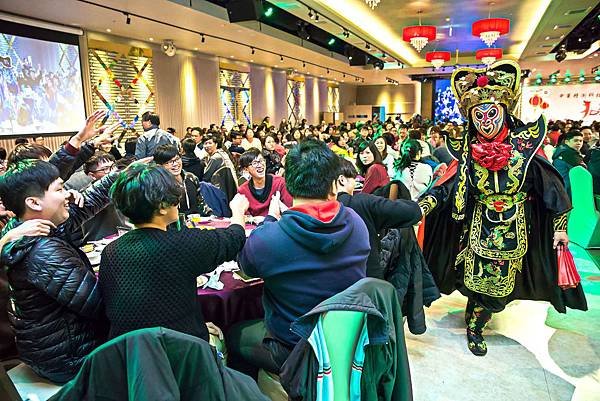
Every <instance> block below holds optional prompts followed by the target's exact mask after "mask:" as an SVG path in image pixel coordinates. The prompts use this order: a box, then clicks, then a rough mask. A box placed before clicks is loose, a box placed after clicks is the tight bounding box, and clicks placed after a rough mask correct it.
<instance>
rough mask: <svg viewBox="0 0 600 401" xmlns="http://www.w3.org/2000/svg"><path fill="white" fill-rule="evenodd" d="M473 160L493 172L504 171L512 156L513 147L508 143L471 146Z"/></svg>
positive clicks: (475, 144)
mask: <svg viewBox="0 0 600 401" xmlns="http://www.w3.org/2000/svg"><path fill="white" fill-rule="evenodd" d="M471 154H472V155H473V159H474V160H475V161H476V162H477V163H478V164H479V165H480V166H481V167H484V168H486V169H488V170H491V171H498V170H502V169H503V168H504V167H506V166H507V165H508V161H509V160H510V158H511V156H512V146H511V145H509V144H507V143H498V142H488V143H474V144H472V145H471Z"/></svg>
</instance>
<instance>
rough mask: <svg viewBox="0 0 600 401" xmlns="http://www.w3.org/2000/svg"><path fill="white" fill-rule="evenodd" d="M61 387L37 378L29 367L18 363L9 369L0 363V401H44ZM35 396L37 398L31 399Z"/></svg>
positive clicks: (6, 365)
mask: <svg viewBox="0 0 600 401" xmlns="http://www.w3.org/2000/svg"><path fill="white" fill-rule="evenodd" d="M60 389H61V386H59V385H57V384H54V383H52V382H51V381H49V380H46V379H44V378H42V377H40V376H38V375H37V374H36V373H35V372H34V371H33V370H32V369H31V368H30V367H29V366H27V365H26V364H24V363H19V364H17V365H16V366H14V367H10V368H9V365H8V364H6V363H4V364H3V363H0V400H2V401H23V400H33V399H38V400H40V401H46V400H47V399H49V398H50V397H52V396H53V395H54V394H55V393H57V392H58V391H59V390H60ZM33 395H35V396H36V397H37V398H33V397H32V396H33Z"/></svg>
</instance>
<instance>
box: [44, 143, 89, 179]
mask: <svg viewBox="0 0 600 401" xmlns="http://www.w3.org/2000/svg"><path fill="white" fill-rule="evenodd" d="M95 150H96V149H94V147H93V146H92V145H90V144H88V143H84V144H83V145H81V148H80V149H74V148H73V147H71V146H69V145H63V146H61V147H60V148H59V149H58V150H57V151H56V152H54V153H53V154H52V156H50V160H48V162H50V163H51V164H54V165H55V166H56V167H57V168H58V171H59V172H60V178H62V179H63V181H67V180H68V179H69V177H70V176H71V175H73V173H74V172H75V171H76V170H77V169H78V168H79V167H81V166H83V164H84V163H85V162H86V161H87V160H88V159H89V158H90V157H92V156H93V155H94V152H95Z"/></svg>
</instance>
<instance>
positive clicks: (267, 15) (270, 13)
mask: <svg viewBox="0 0 600 401" xmlns="http://www.w3.org/2000/svg"><path fill="white" fill-rule="evenodd" d="M272 15H273V7H269V8H267V9H266V10H265V17H267V18H268V17H270V16H272Z"/></svg>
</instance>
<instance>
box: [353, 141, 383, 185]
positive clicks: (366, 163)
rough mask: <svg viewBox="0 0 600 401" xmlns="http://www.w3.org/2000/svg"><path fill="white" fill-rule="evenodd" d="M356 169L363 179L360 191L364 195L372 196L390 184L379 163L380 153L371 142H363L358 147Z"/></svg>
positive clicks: (381, 164) (380, 162)
mask: <svg viewBox="0 0 600 401" xmlns="http://www.w3.org/2000/svg"><path fill="white" fill-rule="evenodd" d="M356 167H358V170H359V171H360V174H361V175H362V176H363V177H365V181H364V186H363V189H362V192H363V193H365V194H372V193H373V192H375V191H376V190H377V189H379V188H381V187H383V186H385V185H387V184H388V183H389V182H390V177H389V176H388V173H387V170H386V168H385V166H384V165H383V163H382V161H381V153H379V150H377V147H376V146H375V144H374V143H373V142H372V141H368V142H367V141H365V142H363V143H361V144H360V145H359V146H358V155H357V156H356Z"/></svg>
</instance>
